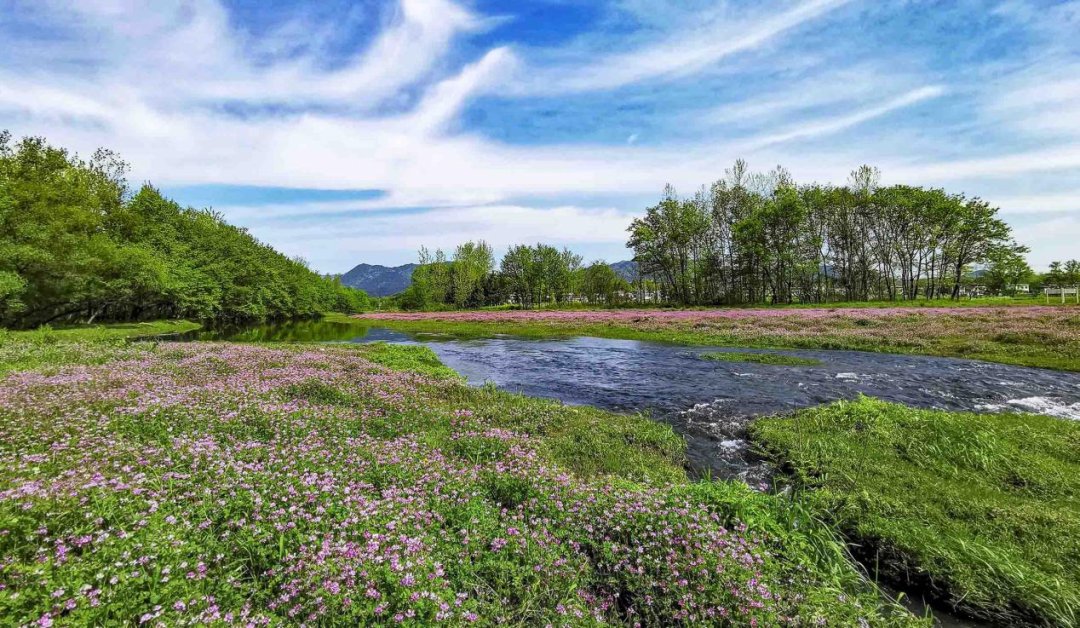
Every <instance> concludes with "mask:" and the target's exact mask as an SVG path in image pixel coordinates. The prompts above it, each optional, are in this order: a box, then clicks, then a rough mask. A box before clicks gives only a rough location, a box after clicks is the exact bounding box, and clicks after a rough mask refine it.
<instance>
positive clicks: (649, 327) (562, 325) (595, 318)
mask: <svg viewBox="0 0 1080 628" xmlns="http://www.w3.org/2000/svg"><path fill="white" fill-rule="evenodd" d="M908 309H909V310H910V313H908ZM908 309H905V310H902V311H899V312H896V313H890V314H888V315H882V314H870V313H868V314H867V315H860V314H859V311H860V310H854V311H837V312H831V311H821V310H818V311H817V312H815V315H813V316H808V315H806V310H802V309H798V308H792V309H789V310H778V311H776V312H774V313H773V315H769V316H755V315H753V313H752V312H750V311H747V310H725V311H721V313H720V314H722V315H719V316H718V315H716V313H708V312H701V313H700V315H698V314H696V313H694V312H688V311H670V312H669V311H661V310H655V311H642V312H641V313H640V315H635V316H627V315H626V314H625V313H622V314H620V312H619V311H614V312H611V311H608V312H579V313H570V312H568V313H566V315H565V316H562V317H560V318H557V319H543V320H536V319H531V318H530V313H528V312H507V313H505V314H497V313H494V312H480V313H476V318H475V319H472V320H470V317H471V315H469V314H465V316H464V317H463V316H461V313H458V316H457V317H451V316H450V315H447V314H440V313H431V314H427V315H423V316H422V317H421V318H417V319H412V320H401V319H393V318H382V317H378V315H368V316H366V317H361V318H358V319H356V320H357V321H358V324H361V325H363V324H367V325H372V326H379V327H387V328H390V329H395V330H398V331H404V332H412V333H418V332H427V333H442V334H448V335H453V336H457V337H462V338H478V337H488V336H491V335H492V334H496V333H500V334H510V335H516V336H521V337H527V338H549V337H572V336H596V337H601V338H618V339H624V340H642V341H654V342H668V343H676V344H684V345H701V346H715V347H733V348H752V349H839V350H854V351H871V352H880V353H898V354H918V355H932V356H942V357H956V358H969V359H974V360H985V361H989V362H999V363H1002V364H1012V365H1017V366H1031V367H1039V368H1050V369H1057V370H1065V371H1080V308H1077V307H1061V306H1059V307H1054V308H1038V309H1030V308H1026V307H1009V308H974V307H970V308H958V309H956V310H955V311H953V312H944V313H943V312H940V311H937V312H924V311H920V309H919V308H918V307H911V308H908ZM768 311H772V310H768ZM864 311H867V312H871V310H869V309H866V310H864ZM725 313H726V314H730V316H728V315H723V314H725ZM789 313H790V314H789Z"/></svg>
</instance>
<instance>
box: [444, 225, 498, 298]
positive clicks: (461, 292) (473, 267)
mask: <svg viewBox="0 0 1080 628" xmlns="http://www.w3.org/2000/svg"><path fill="white" fill-rule="evenodd" d="M494 267H495V256H494V255H493V254H492V251H491V246H489V245H488V244H487V243H486V242H484V241H483V240H480V241H479V242H466V243H465V244H461V245H459V246H458V247H457V249H456V250H455V251H454V262H453V265H452V268H451V274H452V277H451V284H452V286H453V295H454V305H455V306H457V307H459V308H460V307H464V306H465V304H466V303H468V302H469V301H470V299H472V300H473V302H474V303H475V300H476V299H477V298H479V297H476V296H475V293H476V292H477V291H478V290H480V289H481V286H482V283H483V281H484V278H485V277H487V276H488V275H489V274H490V273H491V271H492V269H493V268H494Z"/></svg>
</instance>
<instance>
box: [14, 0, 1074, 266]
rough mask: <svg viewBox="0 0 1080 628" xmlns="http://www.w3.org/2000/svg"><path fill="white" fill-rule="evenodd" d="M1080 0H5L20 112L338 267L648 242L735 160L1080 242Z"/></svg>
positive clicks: (19, 116)
mask: <svg viewBox="0 0 1080 628" xmlns="http://www.w3.org/2000/svg"><path fill="white" fill-rule="evenodd" d="M1077 33H1080V2H1077V1H1072V2H1069V1H1065V2H1050V1H1040V0H948V1H945V0H942V1H940V2H936V1H931V0H755V1H744V2H736V1H733V0H729V1H718V0H530V1H528V2H522V1H520V0H517V1H515V0H382V1H351V2H350V1H346V0H321V1H319V2H290V1H286V0H263V1H260V2H254V1H251V0H242V1H241V0H229V1H225V0H156V1H155V2H152V3H150V2H142V1H136V0H82V1H79V2H62V1H59V0H38V1H35V2H19V1H10V0H0V128H7V129H9V130H11V131H12V132H13V133H14V134H16V135H28V134H32V135H43V136H45V137H47V138H48V139H49V140H50V141H51V142H53V143H54V144H59V145H63V146H67V147H69V148H72V149H73V150H76V151H78V152H79V153H80V154H89V153H90V152H91V151H93V149H94V148H96V147H99V146H105V147H108V148H112V149H114V150H116V151H118V152H120V153H121V154H122V155H123V156H124V157H125V158H126V159H127V160H128V161H129V162H131V164H132V166H133V170H132V173H131V176H130V177H129V178H130V180H131V181H132V182H133V183H136V184H137V183H141V182H143V181H150V182H153V183H154V184H155V185H158V186H159V187H161V188H163V189H164V190H165V191H166V192H167V193H168V194H170V195H171V196H173V197H174V198H176V199H177V200H179V201H181V202H183V203H186V204H192V205H196V206H213V207H214V208H215V209H218V210H219V211H222V212H223V213H224V214H225V215H226V217H227V218H228V219H229V220H230V221H232V222H235V223H237V224H241V225H243V226H245V227H247V228H249V229H250V230H251V231H252V233H254V234H255V235H256V236H258V237H259V238H260V239H262V240H264V241H266V242H269V243H270V244H272V245H273V246H275V247H277V248H278V249H280V250H282V251H284V252H286V253H288V254H290V255H299V256H302V257H304V258H306V259H307V260H309V261H310V262H311V264H312V265H313V267H315V268H316V269H318V270H320V271H324V272H343V271H345V270H348V269H349V268H351V267H352V266H353V265H355V264H357V263H359V262H369V263H386V264H398V263H404V262H407V261H412V260H413V259H414V258H415V252H416V250H417V248H418V247H419V246H421V245H426V246H428V247H429V248H434V247H442V248H446V249H451V248H453V246H454V245H455V244H457V243H459V242H461V241H464V240H466V239H470V238H483V239H485V240H488V241H489V242H491V243H492V244H493V245H494V246H495V247H496V248H497V249H503V248H505V247H506V246H508V245H510V244H514V243H519V242H534V241H538V240H542V241H545V242H551V243H556V244H560V245H566V246H570V247H571V248H573V249H575V250H577V251H579V252H581V253H582V254H583V255H584V256H585V257H586V258H587V259H600V258H603V259H607V260H609V261H615V260H618V259H625V258H627V257H629V252H628V251H627V250H626V249H625V247H624V243H625V228H626V226H627V224H628V223H629V221H630V220H631V218H632V217H633V216H635V215H637V214H639V213H640V212H641V211H642V210H643V208H644V207H646V206H647V205H648V204H651V203H653V202H655V200H656V198H657V197H658V196H659V193H660V191H661V190H662V188H663V186H664V184H665V183H672V184H673V185H675V186H676V188H677V189H678V190H680V191H682V192H685V193H692V192H693V191H694V190H695V189H696V188H697V187H698V186H700V185H703V184H707V183H709V182H710V181H712V180H715V179H717V178H719V177H721V176H723V173H724V170H725V169H726V168H728V167H729V166H730V165H731V163H732V162H733V161H734V160H735V159H737V158H744V159H746V160H748V161H749V162H750V165H751V167H753V168H755V169H759V170H768V169H771V168H772V167H774V166H775V165H777V164H782V165H784V166H785V167H786V168H788V169H789V170H790V171H791V172H792V173H793V174H794V176H795V177H796V179H797V180H799V181H805V182H809V181H819V182H833V183H843V182H844V181H845V180H846V179H847V176H848V173H849V172H850V171H851V170H853V169H855V168H856V167H858V166H859V165H860V164H864V163H869V164H872V165H875V166H877V167H879V168H880V169H881V171H882V174H883V180H884V182H885V183H893V182H905V183H911V184H919V185H933V186H942V187H945V188H946V189H948V190H951V191H957V192H964V193H966V194H968V195H969V196H981V197H983V198H986V199H988V200H989V201H991V202H992V203H994V204H995V205H998V206H1000V207H1001V208H1002V215H1003V216H1004V217H1005V218H1006V219H1007V220H1008V221H1009V222H1010V223H1011V224H1012V225H1013V226H1014V228H1015V233H1016V236H1017V239H1018V240H1019V241H1021V242H1023V243H1025V244H1028V245H1029V246H1031V247H1032V249H1033V253H1032V255H1031V262H1032V264H1033V265H1035V266H1036V267H1044V266H1045V265H1046V264H1048V263H1049V262H1050V261H1051V260H1053V259H1064V258H1075V257H1080V37H1077V35H1076V34H1077Z"/></svg>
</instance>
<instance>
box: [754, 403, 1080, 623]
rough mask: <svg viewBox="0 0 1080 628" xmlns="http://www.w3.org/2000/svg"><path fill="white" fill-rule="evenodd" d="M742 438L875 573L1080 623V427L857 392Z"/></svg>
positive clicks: (968, 600) (962, 605)
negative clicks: (784, 474) (776, 466)
mask: <svg viewBox="0 0 1080 628" xmlns="http://www.w3.org/2000/svg"><path fill="white" fill-rule="evenodd" d="M752 436H753V439H754V440H755V441H756V442H757V443H759V444H760V445H761V446H762V447H763V449H764V450H765V451H766V452H768V454H769V455H771V456H773V457H774V458H775V459H776V460H777V461H778V462H779V463H780V464H781V465H782V468H784V469H785V470H787V471H788V472H790V481H791V483H792V485H793V486H794V488H795V489H796V492H797V494H798V495H799V496H800V497H801V498H803V499H806V500H807V502H806V503H807V504H808V505H809V506H810V507H811V508H812V509H813V510H814V511H815V512H818V513H821V515H822V516H824V517H826V518H828V519H830V520H832V521H835V522H836V523H837V524H838V525H839V526H840V528H841V530H843V532H844V534H845V535H847V536H848V537H849V538H850V539H851V541H852V542H853V543H855V544H857V546H858V547H859V548H860V549H859V554H860V557H861V558H862V559H863V560H864V561H865V562H866V563H867V564H868V565H869V566H870V567H871V568H873V569H877V570H879V571H880V574H881V575H882V576H883V577H885V578H887V579H889V580H892V581H894V582H899V583H909V584H912V585H914V586H916V587H925V588H927V589H929V590H930V591H931V592H932V593H933V594H934V595H936V596H937V597H939V598H940V599H942V600H944V601H946V602H947V603H949V604H951V605H953V606H954V607H956V608H957V609H959V610H962V611H964V612H967V613H970V614H973V615H975V616H978V617H981V618H984V619H988V620H992V621H995V622H1000V623H1002V624H1015V623H1020V622H1026V623H1033V624H1044V625H1056V626H1074V625H1077V624H1078V622H1080V423H1077V422H1070V421H1065V420H1060V419H1054V418H1048V417H1040V416H1034V415H1016V414H996V415H976V414H968V413H955V412H945V411H933V410H916V409H911V408H907V407H905V406H901V405H895V404H889V403H885V402H881V401H877V400H873V399H868V398H863V399H860V400H858V401H854V402H838V403H835V404H832V405H829V406H825V407H821V408H815V409H810V410H804V411H800V412H798V413H796V414H794V415H792V416H787V417H776V418H768V419H762V420H759V421H758V422H757V423H756V424H755V425H754V426H753V428H752Z"/></svg>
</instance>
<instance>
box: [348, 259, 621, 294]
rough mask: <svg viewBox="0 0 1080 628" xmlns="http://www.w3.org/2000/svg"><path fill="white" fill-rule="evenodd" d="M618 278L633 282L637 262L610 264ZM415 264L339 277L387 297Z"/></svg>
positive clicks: (364, 267) (403, 284) (370, 267)
mask: <svg viewBox="0 0 1080 628" xmlns="http://www.w3.org/2000/svg"><path fill="white" fill-rule="evenodd" d="M610 266H611V268H612V270H614V271H615V272H616V273H617V274H618V275H619V276H620V277H622V278H623V279H625V280H627V281H633V280H634V279H635V278H636V277H637V262H633V261H631V260H624V261H622V262H615V263H613V264H610ZM415 268H416V264H403V265H401V266H382V265H380V264H357V266H356V267H355V268H353V269H352V270H350V271H349V272H347V273H345V274H344V275H342V276H341V283H343V284H345V285H346V286H349V287H352V288H359V289H361V290H363V291H364V292H366V293H368V294H370V295H371V296H373V297H388V296H390V295H392V294H397V293H399V292H401V291H402V290H404V289H405V288H408V287H409V282H410V281H412V273H413V269H415Z"/></svg>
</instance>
